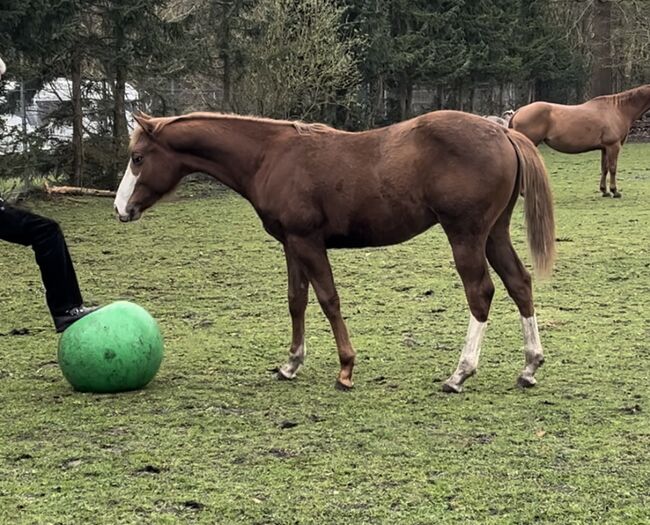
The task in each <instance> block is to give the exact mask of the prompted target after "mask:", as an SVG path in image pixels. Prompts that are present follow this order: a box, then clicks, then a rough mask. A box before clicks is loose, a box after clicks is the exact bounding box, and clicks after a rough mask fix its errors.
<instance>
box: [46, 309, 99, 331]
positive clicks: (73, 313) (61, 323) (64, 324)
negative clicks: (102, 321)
mask: <svg viewBox="0 0 650 525" xmlns="http://www.w3.org/2000/svg"><path fill="white" fill-rule="evenodd" d="M98 309H99V306H95V307H92V308H89V307H87V306H84V305H81V306H76V307H74V308H70V310H68V311H67V312H66V313H64V314H63V315H56V316H54V326H55V328H56V332H57V333H61V332H63V331H64V330H65V329H66V328H68V326H70V325H71V324H72V323H74V322H75V321H78V320H79V319H81V318H82V317H85V316H87V315H88V314H90V313H92V312H94V311H95V310H98Z"/></svg>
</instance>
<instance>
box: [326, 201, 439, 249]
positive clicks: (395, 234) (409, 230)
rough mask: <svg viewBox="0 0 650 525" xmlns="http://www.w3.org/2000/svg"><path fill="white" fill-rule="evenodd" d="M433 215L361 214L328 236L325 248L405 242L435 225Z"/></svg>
mask: <svg viewBox="0 0 650 525" xmlns="http://www.w3.org/2000/svg"><path fill="white" fill-rule="evenodd" d="M437 222H438V221H437V218H436V216H435V215H434V214H433V212H431V211H429V210H425V211H423V212H422V213H418V214H407V215H401V216H400V215H395V216H384V217H382V216H381V215H379V216H374V217H373V216H372V214H364V215H363V216H360V217H356V218H354V219H352V220H350V221H349V223H348V224H347V225H346V227H345V228H333V229H332V230H331V231H329V232H327V234H326V237H325V243H326V246H327V247H328V248H364V247H370V246H388V245H391V244H399V243H402V242H405V241H407V240H409V239H411V238H412V237H415V236H416V235H419V234H420V233H422V232H424V231H426V230H427V229H429V228H430V227H431V226H433V225H434V224H436V223H437Z"/></svg>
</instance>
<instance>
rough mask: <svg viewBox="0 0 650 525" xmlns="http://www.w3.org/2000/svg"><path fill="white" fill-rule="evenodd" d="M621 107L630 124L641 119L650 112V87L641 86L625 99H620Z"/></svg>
mask: <svg viewBox="0 0 650 525" xmlns="http://www.w3.org/2000/svg"><path fill="white" fill-rule="evenodd" d="M620 106H621V109H622V110H623V112H624V113H625V115H626V116H627V117H628V119H629V121H630V124H632V122H634V121H635V120H637V119H639V118H641V117H642V116H643V115H644V114H645V113H646V111H648V110H650V85H645V86H641V87H639V88H637V89H635V90H632V91H631V93H629V94H626V96H625V98H621V99H620Z"/></svg>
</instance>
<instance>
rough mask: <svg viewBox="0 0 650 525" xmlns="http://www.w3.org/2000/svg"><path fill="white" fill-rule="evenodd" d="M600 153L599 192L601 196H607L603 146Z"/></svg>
mask: <svg viewBox="0 0 650 525" xmlns="http://www.w3.org/2000/svg"><path fill="white" fill-rule="evenodd" d="M600 153H601V155H600V192H601V193H602V194H603V197H609V192H608V191H607V150H606V149H604V148H603V149H602V150H601V152H600Z"/></svg>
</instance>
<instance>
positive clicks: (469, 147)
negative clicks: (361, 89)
mask: <svg viewBox="0 0 650 525" xmlns="http://www.w3.org/2000/svg"><path fill="white" fill-rule="evenodd" d="M507 133H508V131H507V130H506V129H505V128H503V127H502V126H499V125H498V124H494V123H491V122H489V121H487V120H485V119H483V118H481V117H478V116H475V115H470V114H467V113H462V112H457V111H439V112H434V113H429V114H426V115H422V116H419V117H416V118H414V119H411V120H408V121H405V122H401V123H398V124H395V125H392V126H387V127H385V128H380V129H376V130H371V131H368V132H362V133H319V134H312V135H307V136H301V137H299V138H296V137H293V139H292V141H291V142H289V141H287V142H286V144H284V145H283V147H282V149H281V151H280V150H278V152H277V154H276V156H275V158H274V159H273V160H272V164H271V165H270V166H268V168H267V169H268V174H265V175H264V182H263V183H262V182H261V180H260V186H263V187H264V188H266V189H267V190H268V198H266V199H264V201H265V205H262V206H261V208H262V215H264V217H263V221H264V222H265V223H267V222H269V223H270V222H273V221H276V222H277V223H278V225H282V229H283V230H285V231H286V230H289V231H293V232H296V233H300V232H301V231H308V230H310V229H312V228H313V227H315V226H316V225H318V227H319V228H322V231H323V234H324V237H325V239H326V245H327V246H328V247H333V248H334V247H357V246H378V245H386V244H395V243H399V242H403V241H405V240H407V239H408V238H410V237H413V236H414V235H417V234H419V233H421V232H423V231H425V230H426V229H428V228H429V227H431V226H432V225H433V224H436V223H437V222H443V224H444V221H445V220H446V219H449V220H451V219H453V218H457V217H460V216H463V217H467V218H468V220H475V221H476V222H477V223H478V222H482V221H485V220H486V217H493V218H496V216H498V215H499V214H500V213H501V212H502V210H503V209H504V208H505V206H506V205H507V203H508V202H509V200H510V197H511V195H512V193H513V190H514V186H515V181H516V177H517V157H516V154H515V151H514V148H513V147H512V145H511V143H510V141H509V140H508V137H507Z"/></svg>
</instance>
